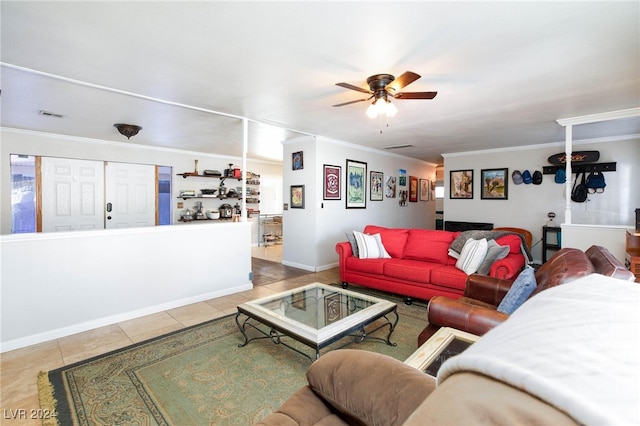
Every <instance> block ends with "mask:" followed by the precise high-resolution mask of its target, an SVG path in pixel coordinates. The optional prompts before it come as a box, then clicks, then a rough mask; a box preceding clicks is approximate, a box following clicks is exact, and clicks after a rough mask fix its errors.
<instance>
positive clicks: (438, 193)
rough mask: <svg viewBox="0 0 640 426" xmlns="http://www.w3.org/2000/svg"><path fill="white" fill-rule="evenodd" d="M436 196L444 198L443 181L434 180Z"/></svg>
mask: <svg viewBox="0 0 640 426" xmlns="http://www.w3.org/2000/svg"><path fill="white" fill-rule="evenodd" d="M436 198H444V181H442V180H438V181H436Z"/></svg>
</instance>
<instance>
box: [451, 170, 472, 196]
mask: <svg viewBox="0 0 640 426" xmlns="http://www.w3.org/2000/svg"><path fill="white" fill-rule="evenodd" d="M449 198H451V199H471V198H473V170H452V171H451V172H449Z"/></svg>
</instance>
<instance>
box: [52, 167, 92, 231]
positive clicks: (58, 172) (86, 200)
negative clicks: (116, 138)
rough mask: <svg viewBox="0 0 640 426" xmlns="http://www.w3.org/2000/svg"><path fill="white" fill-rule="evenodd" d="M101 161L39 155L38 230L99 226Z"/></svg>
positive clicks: (75, 229) (77, 229) (70, 229)
mask: <svg viewBox="0 0 640 426" xmlns="http://www.w3.org/2000/svg"><path fill="white" fill-rule="evenodd" d="M103 205H104V163H103V162H102V161H90V160H72V159H68V158H50V157H43V158H42V231H43V232H60V231H79V230H87V229H103V228H104V214H103V209H102V206H103Z"/></svg>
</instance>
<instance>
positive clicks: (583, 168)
mask: <svg viewBox="0 0 640 426" xmlns="http://www.w3.org/2000/svg"><path fill="white" fill-rule="evenodd" d="M560 169H562V170H564V169H565V166H564V165H562V166H544V167H542V174H544V175H555V174H556V172H557V171H558V170H560ZM571 171H572V172H573V173H589V172H593V171H598V172H615V171H616V163H615V162H613V163H587V164H571Z"/></svg>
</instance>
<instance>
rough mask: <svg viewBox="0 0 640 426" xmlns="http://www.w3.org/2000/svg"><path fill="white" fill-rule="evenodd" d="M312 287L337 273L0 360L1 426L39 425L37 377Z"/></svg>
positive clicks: (276, 249) (267, 252)
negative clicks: (274, 296) (267, 298)
mask: <svg viewBox="0 0 640 426" xmlns="http://www.w3.org/2000/svg"><path fill="white" fill-rule="evenodd" d="M253 255H254V256H256V257H259V258H262V259H266V260H272V261H275V262H281V261H282V250H281V246H269V247H257V248H254V250H253ZM316 281H319V282H324V283H331V282H338V281H339V277H338V270H337V269H332V270H329V271H324V272H318V273H313V274H309V275H304V276H302V277H298V278H294V279H290V280H284V281H278V282H275V283H271V284H266V285H263V286H257V287H255V288H254V289H253V290H249V291H244V292H241V293H236V294H232V295H229V296H225V297H220V298H217V299H211V300H207V301H205V302H199V303H194V304H192V305H188V306H184V307H180V308H175V309H170V310H168V311H164V312H159V313H156V314H152V315H147V316H144V317H140V318H136V319H132V320H129V321H124V322H121V323H118V324H112V325H109V326H106V327H101V328H98V329H95V330H89V331H86V332H83V333H78V334H74V335H72V336H68V337H64V338H61V339H56V340H53V341H49V342H45V343H41V344H38V345H33V346H29V347H27V348H22V349H17V350H14V351H10V352H6V353H3V354H0V424H2V425H20V426H23V425H27V426H30V425H41V424H42V423H41V420H39V419H30V418H28V417H31V413H32V411H31V410H37V409H38V408H39V407H40V403H39V401H38V392H37V383H36V377H37V375H38V372H39V371H48V370H53V369H56V368H59V367H62V366H64V365H69V364H72V363H74V362H78V361H82V360H83V359H87V358H90V357H92V356H96V355H100V354H103V353H106V352H109V351H112V350H114V349H119V348H122V347H125V346H128V345H131V344H133V343H138V342H141V341H143V340H146V339H149V338H152V337H156V336H160V335H163V334H166V333H169V332H171V331H175V330H179V329H181V328H183V327H187V326H190V325H193V324H197V323H200V322H204V321H207V320H210V319H214V318H218V317H221V316H224V315H227V314H231V313H235V312H237V311H236V306H237V305H238V304H240V303H243V302H245V301H248V300H252V299H256V298H258V297H263V296H266V295H269V294H273V293H277V292H280V291H284V290H287V289H291V288H296V287H300V286H302V285H305V284H309V283H312V282H316ZM21 409H24V410H26V411H25V412H24V414H25V415H26V417H27V418H26V419H25V418H19V419H17V418H14V417H21V415H22V412H21V411H16V410H21ZM16 414H18V416H16Z"/></svg>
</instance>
